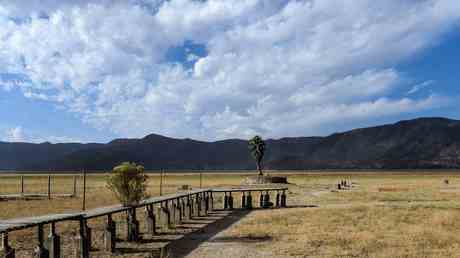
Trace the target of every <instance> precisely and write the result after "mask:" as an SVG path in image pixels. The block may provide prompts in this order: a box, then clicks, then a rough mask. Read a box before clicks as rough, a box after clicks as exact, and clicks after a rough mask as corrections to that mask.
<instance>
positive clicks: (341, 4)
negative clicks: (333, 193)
mask: <svg viewBox="0 0 460 258" xmlns="http://www.w3.org/2000/svg"><path fill="white" fill-rule="evenodd" d="M459 42H460V1H457V0H407V1H400V0H386V1H375V0H343V1H338V0H304V1H302V0H296V1H295V0H292V1H288V0H270V1H267V0H238V1H228V0H207V1H206V0H200V1H198V0H169V1H162V0H123V1H122V0H112V1H109V0H73V1H70V0H69V1H64V0H16V1H11V0H0V117H1V118H2V119H0V141H11V142H20V141H27V142H44V141H50V142H54V143H55V142H108V141H110V140H112V139H114V138H132V137H143V136H145V135H147V134H150V133H155V134H161V135H165V136H170V137H177V138H193V139H199V140H206V141H214V140H221V139H227V138H243V139H244V138H249V137H251V136H253V135H255V134H259V135H261V136H262V137H263V138H281V137H295V136H313V135H315V136H321V135H328V134H331V133H334V132H339V131H346V130H349V129H353V128H358V127H366V126H374V125H379V124H384V123H394V122H396V121H399V120H404V119H412V118H417V117H433V116H442V117H448V118H452V119H460V107H459V105H458V104H457V103H459V100H460V90H459V85H458V79H460V75H459V70H458V68H459V67H460V66H459V65H460V58H459V57H460V44H459Z"/></svg>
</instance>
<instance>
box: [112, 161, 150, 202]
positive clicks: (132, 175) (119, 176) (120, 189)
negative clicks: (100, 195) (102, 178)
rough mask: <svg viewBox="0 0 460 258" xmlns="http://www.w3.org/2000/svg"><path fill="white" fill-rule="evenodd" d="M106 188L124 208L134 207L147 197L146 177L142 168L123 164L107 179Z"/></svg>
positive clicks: (134, 164) (114, 169)
mask: <svg viewBox="0 0 460 258" xmlns="http://www.w3.org/2000/svg"><path fill="white" fill-rule="evenodd" d="M107 187H108V188H109V189H110V191H112V193H114V194H115V196H116V198H117V199H118V200H119V201H120V203H121V204H123V205H124V206H131V205H136V204H138V203H139V202H140V201H142V200H143V199H144V198H146V197H147V175H146V174H145V173H144V167H143V166H140V165H136V163H130V162H124V163H122V164H120V165H118V166H116V167H115V168H113V171H112V173H111V175H110V176H109V178H108V179H107Z"/></svg>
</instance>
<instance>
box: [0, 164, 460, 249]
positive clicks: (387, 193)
mask: <svg viewBox="0 0 460 258" xmlns="http://www.w3.org/2000/svg"><path fill="white" fill-rule="evenodd" d="M271 174H272V175H275V173H273V172H272V173H271ZM246 176H247V174H204V175H203V186H204V187H224V186H235V185H238V184H239V183H240V182H241V180H242V179H243V178H245V177H246ZM343 178H346V179H347V180H349V181H352V182H353V187H352V188H351V189H347V190H337V189H336V188H337V187H336V184H337V182H338V181H339V180H341V179H343ZM446 178H448V179H449V184H445V182H444V179H446ZM28 180H29V181H27V180H26V182H30V180H32V179H28ZM34 180H35V181H36V182H39V183H40V184H35V185H34V187H37V188H38V187H42V186H40V185H41V184H44V185H46V177H43V178H41V177H36V178H35V179H34ZM106 180H107V175H91V176H89V177H88V196H87V198H88V206H89V207H90V208H93V207H98V206H103V205H109V204H113V203H116V202H117V199H116V198H114V197H113V196H112V195H110V192H109V190H108V189H106V188H105V187H104V185H105V182H106ZM56 181H59V182H61V183H60V184H59V187H61V185H64V184H67V186H68V187H70V185H71V182H72V180H71V177H67V178H66V177H64V176H62V177H59V178H56ZM289 181H290V182H291V183H292V184H291V185H290V186H289V191H288V193H287V196H288V206H290V208H287V209H279V210H255V211H253V212H251V213H249V214H248V215H246V216H245V217H243V218H242V219H241V220H240V221H239V222H238V223H237V224H235V225H233V226H232V227H230V228H228V229H227V230H225V231H223V232H222V233H221V234H219V235H218V237H219V238H220V239H224V240H225V244H224V245H222V244H221V245H219V244H218V243H219V242H218V241H216V243H217V244H216V247H215V248H218V249H219V250H221V251H222V252H225V253H226V254H228V256H227V257H240V256H241V255H242V253H241V252H246V254H247V253H251V254H254V255H253V256H251V257H259V256H260V257H262V256H263V257H305V256H307V257H457V254H458V253H460V236H459V235H458V232H460V220H458V218H459V217H460V174H456V173H451V172H449V173H442V172H436V173H431V172H430V173H423V172H418V173H414V172H411V173H390V172H388V173H387V172H384V173H381V172H380V173H311V174H303V175H299V174H289ZM17 182H18V179H17V178H13V177H11V178H10V177H8V178H6V177H5V178H3V177H2V178H0V189H1V191H5V190H11V191H13V190H15V191H16V190H17V188H18V186H17ZM65 182H67V183H65ZM159 182H160V180H159V178H158V175H152V176H150V177H149V179H148V180H147V183H148V186H149V187H148V188H147V189H146V190H147V193H148V194H150V195H158V193H159ZM163 182H164V185H163V187H164V188H163V191H164V192H166V193H172V192H177V191H178V188H179V187H180V186H182V185H184V184H188V185H191V187H192V188H198V187H199V176H198V175H191V174H181V175H178V174H168V175H166V177H165V178H164V181H163ZM79 185H80V181H79ZM30 187H32V186H30ZM42 188H43V187H42ZM40 189H41V188H40ZM55 190H64V189H58V188H57V187H56V189H55ZM79 193H80V192H79ZM255 199H257V198H255ZM239 201H240V198H239V196H235V206H236V207H239V205H240V204H239ZM80 202H81V195H79V197H78V198H75V199H52V200H50V201H49V200H28V201H24V200H16V201H0V208H1V209H0V218H12V217H16V216H30V214H37V215H38V214H45V213H50V212H62V211H78V210H79V209H80ZM217 207H220V206H217ZM94 223H96V224H97V223H98V222H94ZM99 223H101V225H100V226H99V227H100V228H101V230H102V229H103V227H102V223H103V221H102V220H101V221H100V222H99ZM93 226H94V228H98V226H97V225H93ZM60 229H61V230H65V228H64V226H63V225H62V226H61V227H60ZM34 234H35V231H19V232H15V233H14V234H12V235H11V239H12V240H13V241H16V242H15V243H14V244H15V245H16V246H18V245H19V246H20V245H21V243H23V242H24V239H26V237H33V236H34ZM23 244H24V245H26V244H27V243H23ZM206 246H207V247H206V248H212V241H211V244H207V245H206ZM235 246H237V247H238V248H235ZM31 248H32V247H31ZM219 250H213V249H209V250H208V251H209V252H208V254H209V255H208V256H207V255H206V254H203V256H200V257H215V256H212V254H213V253H214V254H215V253H216V251H219ZM201 254H202V253H200V255H201Z"/></svg>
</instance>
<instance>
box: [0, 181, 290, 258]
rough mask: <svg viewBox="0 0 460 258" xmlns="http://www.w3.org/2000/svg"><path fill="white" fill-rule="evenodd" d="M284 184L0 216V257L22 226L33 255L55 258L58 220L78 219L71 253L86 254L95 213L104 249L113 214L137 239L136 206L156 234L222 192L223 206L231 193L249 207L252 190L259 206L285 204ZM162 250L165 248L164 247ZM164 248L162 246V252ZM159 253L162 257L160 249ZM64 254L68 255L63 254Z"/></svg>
mask: <svg viewBox="0 0 460 258" xmlns="http://www.w3.org/2000/svg"><path fill="white" fill-rule="evenodd" d="M286 190H287V188H285V187H281V188H280V187H272V188H227V189H198V190H194V191H189V192H185V193H175V194H170V195H165V196H159V197H152V198H149V199H146V200H144V201H142V202H141V203H139V204H138V205H135V206H132V207H125V206H121V205H113V206H108V207H101V208H96V209H92V210H88V211H86V212H81V213H72V214H52V215H46V216H38V217H30V218H20V219H12V220H3V221H2V220H0V234H1V243H0V258H14V257H15V249H14V247H12V246H10V243H9V241H8V234H9V233H10V232H12V231H16V230H21V229H25V228H32V227H34V228H37V235H36V237H37V240H38V241H37V242H38V245H37V246H36V247H35V248H34V257H38V258H57V257H63V256H62V255H61V253H60V250H61V239H60V236H59V235H58V234H57V233H56V232H57V231H56V226H57V225H58V223H64V222H66V221H78V222H79V223H78V225H79V228H78V229H77V231H78V234H77V236H76V238H75V240H74V247H73V257H75V258H77V257H78V258H88V257H89V254H90V250H91V244H92V237H91V236H92V232H91V231H92V230H91V228H90V227H89V226H88V221H89V220H91V219H94V218H98V217H105V228H104V249H105V250H106V251H108V252H114V251H115V250H116V228H117V227H116V222H115V221H114V219H113V215H114V214H118V213H126V214H127V216H126V219H127V223H126V225H127V230H126V240H127V241H132V242H137V241H139V240H140V238H139V234H140V226H139V225H140V222H139V220H138V218H137V215H136V214H137V212H138V211H139V209H143V212H145V222H144V223H145V225H146V232H145V233H146V234H148V235H152V236H153V235H155V234H157V226H160V227H170V226H171V225H172V224H180V223H181V222H182V221H184V220H187V219H192V218H194V217H200V216H206V215H207V214H208V212H209V211H212V210H214V209H215V207H214V206H215V198H216V196H215V195H218V194H220V195H223V196H222V198H223V207H222V208H223V209H226V210H232V209H234V195H235V194H237V193H239V194H240V195H241V208H244V209H252V208H253V199H252V196H253V195H254V193H255V192H256V193H257V192H258V193H259V205H260V207H262V208H270V207H277V208H281V207H286ZM271 193H276V196H275V202H271V201H270V197H271ZM45 225H49V230H50V232H49V234H48V238H47V239H46V240H45V237H44V226H45ZM165 250H166V249H165ZM165 250H162V251H164V252H166V251H165ZM161 256H162V257H166V254H165V253H163V254H162V255H161ZM66 257H68V256H66Z"/></svg>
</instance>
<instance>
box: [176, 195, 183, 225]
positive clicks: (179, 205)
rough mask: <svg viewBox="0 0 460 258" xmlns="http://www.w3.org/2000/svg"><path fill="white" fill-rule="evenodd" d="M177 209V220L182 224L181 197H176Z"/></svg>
mask: <svg viewBox="0 0 460 258" xmlns="http://www.w3.org/2000/svg"><path fill="white" fill-rule="evenodd" d="M176 209H177V210H176V218H177V220H176V221H177V223H178V224H180V223H181V222H182V204H181V200H180V199H176Z"/></svg>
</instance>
